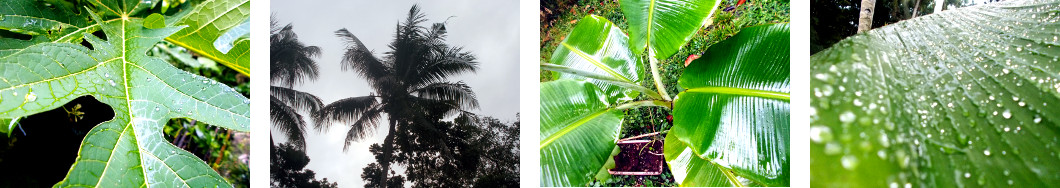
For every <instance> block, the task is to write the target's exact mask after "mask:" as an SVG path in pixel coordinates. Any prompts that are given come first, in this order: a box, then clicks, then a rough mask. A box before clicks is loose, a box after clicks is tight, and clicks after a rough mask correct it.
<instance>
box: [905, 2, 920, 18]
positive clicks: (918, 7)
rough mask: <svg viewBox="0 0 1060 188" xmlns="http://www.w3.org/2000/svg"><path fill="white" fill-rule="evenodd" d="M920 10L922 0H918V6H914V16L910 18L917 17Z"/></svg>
mask: <svg viewBox="0 0 1060 188" xmlns="http://www.w3.org/2000/svg"><path fill="white" fill-rule="evenodd" d="M918 12H920V0H916V6H913V16H909V18H914V17H916V16H917V14H916V13H918ZM907 19H908V18H907Z"/></svg>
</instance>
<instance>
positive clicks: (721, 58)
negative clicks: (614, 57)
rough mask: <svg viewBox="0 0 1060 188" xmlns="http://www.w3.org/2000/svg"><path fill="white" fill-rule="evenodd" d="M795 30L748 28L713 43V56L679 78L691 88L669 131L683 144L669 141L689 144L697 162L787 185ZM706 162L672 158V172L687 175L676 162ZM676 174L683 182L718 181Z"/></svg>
mask: <svg viewBox="0 0 1060 188" xmlns="http://www.w3.org/2000/svg"><path fill="white" fill-rule="evenodd" d="M789 30H790V29H789V27H788V24H771V25H763V26H756V27H749V28H745V29H743V31H740V33H739V34H736V35H735V36H733V37H732V38H729V39H727V40H725V41H722V42H720V43H718V44H715V45H713V46H711V47H710V48H709V49H707V51H706V52H705V54H709V55H710V56H709V57H705V58H700V59H698V60H696V61H693V62H692V63H691V64H689V66H688V67H687V68H685V71H684V74H683V75H681V79H680V80H679V81H678V83H680V84H681V87H682V88H685V89H687V90H685V91H684V92H681V93H680V94H678V97H677V100H675V101H674V104H673V106H674V111H673V116H674V122H673V123H674V126H673V129H670V130H671V131H670V134H669V135H668V136H667V139H670V137H674V138H675V139H676V140H678V141H679V142H678V143H675V142H666V144H667V145H674V146H673V148H684V147H682V146H686V147H687V148H688V150H691V151H692V152H693V153H692V154H693V156H697V157H698V158H699V160H703V161H709V163H713V164H717V165H718V167H719V168H724V169H725V170H727V171H729V172H726V173H732V174H726V175H728V176H732V175H733V174H735V175H738V176H740V177H742V178H746V179H750V180H751V181H753V182H754V183H757V184H760V185H765V186H787V185H788V180H789V177H790V176H791V175H790V174H789V172H790V171H791V170H790V167H789V166H790V161H789V160H788V158H790V157H789V155H790V149H789V148H790V146H789V144H788V141H789V140H790V138H789V136H788V135H789V134H788V133H789V131H788V130H789V129H790V128H789V123H790V122H789V121H790V119H791V118H790V116H789V114H790V112H789V111H790V104H789V103H790V97H789V95H788V93H789V92H790V83H791V74H790V73H789V72H790V69H791V68H790V62H791V59H790V58H791V57H790V56H788V55H786V54H787V53H788V52H789V51H790V46H791V45H790V42H789V41H790V32H789ZM749 54H762V55H749ZM765 54H769V55H765ZM668 141H669V140H668ZM734 148H742V149H734ZM684 151H685V149H677V150H666V154H667V156H677V155H683V154H684V153H683V152H684ZM668 159H671V158H668ZM690 160H696V159H695V158H693V159H690ZM703 161H692V162H689V161H669V164H670V166H671V169H670V170H671V171H672V172H674V173H675V177H676V176H677V175H676V174H682V173H686V172H682V171H683V170H684V169H682V168H677V167H680V166H696V165H697V164H695V163H698V164H707V163H708V162H703ZM676 163H693V164H676ZM687 173H690V174H691V173H694V172H687ZM696 178H700V177H696ZM677 180H678V181H679V182H683V183H682V185H704V186H706V185H711V186H714V185H712V184H709V183H705V182H696V181H683V180H682V178H680V177H677ZM700 183H705V184H700ZM734 183H735V182H734ZM735 185H740V184H735Z"/></svg>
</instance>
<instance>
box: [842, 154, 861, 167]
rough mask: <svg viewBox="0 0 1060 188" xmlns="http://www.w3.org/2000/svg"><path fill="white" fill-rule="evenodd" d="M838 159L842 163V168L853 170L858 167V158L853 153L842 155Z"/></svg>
mask: <svg viewBox="0 0 1060 188" xmlns="http://www.w3.org/2000/svg"><path fill="white" fill-rule="evenodd" d="M840 161H841V162H842V163H843V168H846V169H847V170H854V169H855V168H857V167H858V158H857V157H854V156H853V155H846V156H843V158H842V159H840Z"/></svg>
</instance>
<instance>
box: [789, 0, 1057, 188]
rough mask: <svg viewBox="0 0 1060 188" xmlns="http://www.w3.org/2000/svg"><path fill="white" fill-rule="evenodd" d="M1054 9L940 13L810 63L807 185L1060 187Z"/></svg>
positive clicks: (1031, 4) (1009, 5) (1032, 6)
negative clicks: (809, 181) (808, 183)
mask: <svg viewBox="0 0 1060 188" xmlns="http://www.w3.org/2000/svg"><path fill="white" fill-rule="evenodd" d="M1058 10H1060V1H1036V0H1030V1H1005V2H997V3H991V4H988V5H980V6H972V7H965V8H960V9H955V10H949V11H943V12H939V13H935V14H931V15H927V16H921V17H918V18H915V19H909V20H905V21H902V22H898V23H895V24H891V25H888V26H884V27H881V28H877V29H874V30H870V31H868V32H866V33H863V34H859V35H855V36H852V37H850V38H847V39H844V40H843V41H840V42H839V43H836V45H835V46H833V47H831V48H829V49H826V50H824V51H821V52H819V53H817V54H815V55H813V56H811V58H810V62H811V66H810V70H811V74H812V75H811V80H810V86H811V88H810V89H811V93H810V95H811V101H810V104H811V107H812V108H811V109H809V110H810V115H811V116H810V121H811V122H810V138H811V145H810V149H811V150H810V155H811V160H810V164H811V168H812V170H811V171H810V173H811V176H810V177H811V186H825V187H829V186H838V187H886V186H890V187H896V186H900V187H1057V186H1060V156H1058V155H1057V154H1058V153H1060V145H1058V144H1060V141H1058V140H1057V138H1058V137H1060V126H1058V122H1060V116H1057V114H1060V61H1058V58H1060V41H1058V39H1057V37H1058V36H1060V11H1058Z"/></svg>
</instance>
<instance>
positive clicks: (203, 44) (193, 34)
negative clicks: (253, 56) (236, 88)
mask: <svg viewBox="0 0 1060 188" xmlns="http://www.w3.org/2000/svg"><path fill="white" fill-rule="evenodd" d="M171 20H175V21H172V22H167V23H166V25H186V26H188V28H191V29H184V30H180V31H179V32H177V33H174V34H172V35H170V36H169V37H166V41H169V42H172V43H173V44H176V45H178V46H181V47H184V48H187V49H188V50H191V51H193V52H195V54H198V55H200V56H203V57H207V58H210V59H212V60H214V61H217V62H218V63H221V64H223V65H225V66H228V67H230V68H232V69H234V70H236V71H239V72H240V73H243V74H245V75H248V76H249V75H250V40H249V39H247V36H246V35H248V34H249V31H250V28H249V25H248V23H249V21H250V0H209V1H205V2H202V3H200V4H198V5H197V6H195V7H194V9H192V10H190V11H184V12H181V13H178V14H177V15H176V18H175V19H171Z"/></svg>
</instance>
